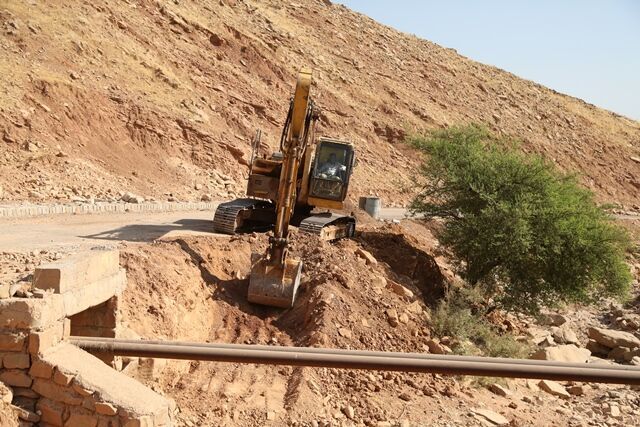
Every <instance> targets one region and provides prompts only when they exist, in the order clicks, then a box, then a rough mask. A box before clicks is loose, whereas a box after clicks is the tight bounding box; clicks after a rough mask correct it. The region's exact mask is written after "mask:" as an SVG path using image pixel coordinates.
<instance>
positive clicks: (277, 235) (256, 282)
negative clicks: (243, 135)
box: [248, 69, 313, 307]
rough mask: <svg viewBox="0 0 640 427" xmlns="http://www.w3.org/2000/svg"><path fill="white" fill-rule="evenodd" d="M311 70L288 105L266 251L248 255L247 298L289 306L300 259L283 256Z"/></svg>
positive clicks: (309, 111) (308, 113)
mask: <svg viewBox="0 0 640 427" xmlns="http://www.w3.org/2000/svg"><path fill="white" fill-rule="evenodd" d="M310 89H311V71H310V70H307V69H303V70H301V71H300V73H299V75H298V80H297V83H296V89H295V93H294V96H293V100H292V105H291V113H290V114H291V115H290V118H289V120H290V122H289V130H288V134H287V135H286V136H285V138H284V139H283V141H282V154H283V162H282V169H281V172H280V180H279V183H278V193H277V194H278V196H277V199H276V222H275V228H274V233H273V237H271V238H270V240H269V247H268V249H267V252H266V254H264V255H258V254H252V256H251V276H250V278H249V293H248V300H249V301H250V302H254V303H258V304H264V305H271V306H276V307H291V306H292V305H293V302H294V300H295V295H296V292H297V289H298V286H299V284H300V276H301V274H302V261H301V260H299V259H294V258H290V257H287V245H288V236H289V225H290V223H291V216H292V214H293V209H294V207H295V204H296V181H297V179H298V169H299V167H300V162H301V161H302V157H303V155H304V153H305V152H306V148H307V144H309V141H308V135H309V132H308V131H309V127H310V126H311V122H312V121H313V104H312V103H311V101H310V99H309V91H310Z"/></svg>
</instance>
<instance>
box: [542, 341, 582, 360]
mask: <svg viewBox="0 0 640 427" xmlns="http://www.w3.org/2000/svg"><path fill="white" fill-rule="evenodd" d="M590 356H591V352H590V351H589V350H587V349H586V348H579V347H576V346H575V345H573V344H565V345H559V346H556V347H546V348H543V349H540V350H538V351H536V352H535V353H534V354H533V355H532V356H531V359H536V360H554V361H557V362H569V363H586V362H587V361H588V360H589V357H590Z"/></svg>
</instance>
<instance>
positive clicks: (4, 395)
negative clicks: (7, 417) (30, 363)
mask: <svg viewBox="0 0 640 427" xmlns="http://www.w3.org/2000/svg"><path fill="white" fill-rule="evenodd" d="M12 400H13V391H12V390H11V388H9V387H8V386H6V385H4V383H3V382H0V401H2V402H4V403H11V401H12Z"/></svg>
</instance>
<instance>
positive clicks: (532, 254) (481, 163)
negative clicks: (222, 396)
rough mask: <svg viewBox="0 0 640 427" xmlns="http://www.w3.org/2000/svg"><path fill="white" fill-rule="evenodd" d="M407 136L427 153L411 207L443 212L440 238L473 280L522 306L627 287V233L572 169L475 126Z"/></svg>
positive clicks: (589, 298) (510, 304) (585, 298)
mask: <svg viewBox="0 0 640 427" xmlns="http://www.w3.org/2000/svg"><path fill="white" fill-rule="evenodd" d="M409 142H410V143H411V144H412V145H413V146H414V147H416V148H418V149H419V150H421V151H423V152H424V153H425V154H426V155H427V156H426V159H425V162H424V163H423V165H422V166H421V174H420V177H419V178H418V181H419V182H418V184H419V185H420V186H421V189H422V190H421V192H420V193H419V194H418V196H417V197H416V198H415V199H414V201H413V203H412V205H411V210H412V212H413V213H417V214H423V215H424V216H425V217H427V218H433V217H438V218H442V220H443V227H442V229H441V231H440V235H439V238H440V240H441V242H442V243H443V244H444V245H446V246H448V247H449V248H450V249H451V251H452V252H453V254H454V255H455V256H456V257H457V258H458V260H459V269H460V273H461V275H462V276H463V278H465V279H466V280H467V281H468V283H469V284H470V285H471V286H472V287H479V288H480V289H481V290H482V291H483V292H484V294H485V295H486V296H491V297H493V299H494V301H496V303H498V304H500V305H502V306H504V307H506V308H517V309H521V310H526V311H536V310H538V309H539V308H540V306H542V305H554V304H556V303H560V302H583V303H588V302H593V301H594V300H595V299H597V298H600V297H602V296H614V297H624V296H626V294H627V292H628V289H629V286H630V283H631V274H630V272H629V268H628V266H627V265H626V263H625V252H626V250H627V248H628V245H629V239H628V237H627V234H626V232H625V231H624V230H623V229H622V228H621V227H618V226H617V225H616V224H615V223H614V222H613V221H612V219H611V218H610V216H609V215H608V214H607V212H606V211H605V210H604V209H603V208H601V207H599V206H598V205H597V204H596V203H595V201H594V197H593V194H592V193H591V192H590V191H589V190H587V189H585V188H583V187H581V186H580V185H579V184H578V182H577V180H576V179H575V177H574V176H571V175H567V174H564V173H561V172H559V171H558V170H556V168H555V167H554V165H553V164H552V163H550V162H548V161H546V160H544V159H543V158H542V157H540V156H537V155H531V154H526V153H524V152H523V151H521V150H519V149H518V146H517V144H516V143H515V142H514V141H513V140H509V139H506V138H497V137H495V136H493V135H492V134H490V133H489V132H488V131H487V130H486V129H484V128H483V127H480V126H475V125H471V126H464V127H452V128H448V129H444V130H437V131H434V132H432V133H430V134H428V135H426V136H414V137H411V138H410V140H409Z"/></svg>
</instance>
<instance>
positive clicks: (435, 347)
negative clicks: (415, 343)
mask: <svg viewBox="0 0 640 427" xmlns="http://www.w3.org/2000/svg"><path fill="white" fill-rule="evenodd" d="M426 345H427V347H428V348H429V352H430V353H433V354H445V352H446V350H445V348H444V347H445V346H443V345H442V344H440V342H439V341H438V340H436V339H433V338H432V339H430V340H429V341H427V342H426Z"/></svg>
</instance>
